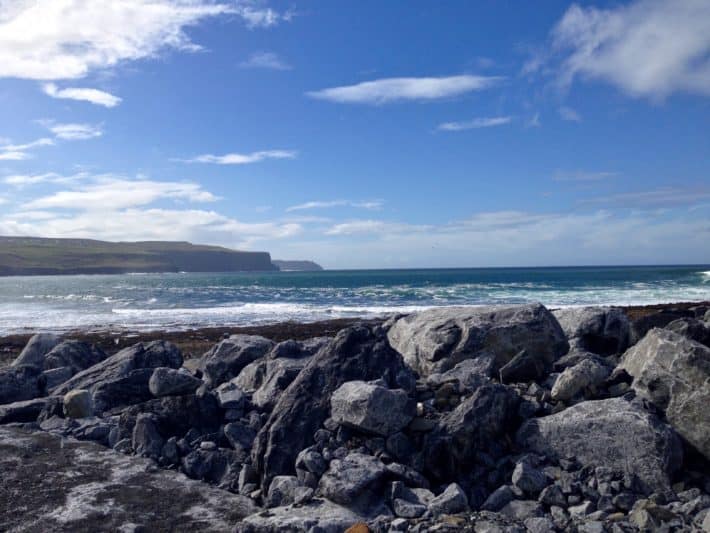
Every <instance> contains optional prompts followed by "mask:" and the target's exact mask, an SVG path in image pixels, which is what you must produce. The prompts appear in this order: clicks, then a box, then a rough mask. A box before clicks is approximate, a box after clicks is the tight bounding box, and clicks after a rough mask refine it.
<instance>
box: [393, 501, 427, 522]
mask: <svg viewBox="0 0 710 533" xmlns="http://www.w3.org/2000/svg"><path fill="white" fill-rule="evenodd" d="M392 510H393V511H394V514H395V515H397V516H399V517H402V518H419V517H420V516H422V515H423V514H424V513H426V511H427V506H426V505H422V504H421V503H413V502H408V501H407V500H403V499H401V498H395V499H394V500H392Z"/></svg>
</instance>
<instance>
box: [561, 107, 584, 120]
mask: <svg viewBox="0 0 710 533" xmlns="http://www.w3.org/2000/svg"><path fill="white" fill-rule="evenodd" d="M557 112H558V113H559V114H560V117H562V120H566V121H568V122H582V115H580V114H579V113H578V112H577V111H575V110H574V109H572V108H571V107H567V106H562V107H560V108H559V109H558V110H557Z"/></svg>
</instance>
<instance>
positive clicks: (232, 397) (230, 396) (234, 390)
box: [215, 381, 246, 409]
mask: <svg viewBox="0 0 710 533" xmlns="http://www.w3.org/2000/svg"><path fill="white" fill-rule="evenodd" d="M215 393H216V394H217V401H218V402H219V406H220V407H221V408H222V409H241V408H242V407H243V406H244V403H245V402H246V395H245V394H244V391H242V390H241V389H240V388H239V387H238V386H237V385H236V384H235V383H234V382H233V381H228V382H227V383H222V384H221V385H220V386H219V387H217V389H216V390H215Z"/></svg>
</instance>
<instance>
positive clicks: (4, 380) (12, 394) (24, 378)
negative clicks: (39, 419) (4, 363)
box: [0, 365, 45, 404]
mask: <svg viewBox="0 0 710 533" xmlns="http://www.w3.org/2000/svg"><path fill="white" fill-rule="evenodd" d="M44 392H45V380H44V377H43V376H42V371H41V369H39V368H38V367H36V366H29V365H20V366H8V367H6V368H0V404H5V403H13V402H21V401H23V400H32V399H34V398H37V397H38V396H43V395H44Z"/></svg>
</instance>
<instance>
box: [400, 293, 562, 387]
mask: <svg viewBox="0 0 710 533" xmlns="http://www.w3.org/2000/svg"><path fill="white" fill-rule="evenodd" d="M388 337H389V340H390V343H391V344H392V347H394V348H395V349H396V350H397V351H399V352H400V353H401V354H402V355H403V356H404V359H405V361H406V362H407V363H408V364H409V365H410V366H411V367H412V368H414V369H415V370H416V371H417V372H419V373H420V374H421V375H424V376H426V375H429V374H431V373H435V372H445V371H447V370H449V369H451V368H453V367H454V366H455V365H456V364H458V363H460V362H461V361H463V360H464V359H475V358H479V357H491V358H492V365H491V375H496V373H497V372H498V370H499V369H500V368H501V367H502V366H504V365H505V364H506V363H508V362H509V361H510V360H511V359H513V358H514V357H515V356H516V355H517V354H519V353H520V352H521V351H522V350H526V351H527V353H528V355H530V356H533V357H537V358H539V359H541V360H542V361H543V362H544V363H545V364H546V365H549V364H551V363H552V362H553V361H554V360H555V359H556V358H558V357H559V356H561V355H563V354H565V353H566V352H567V350H568V348H569V346H568V344H567V340H566V338H565V335H564V333H563V332H562V329H561V328H560V325H559V324H558V323H557V320H555V317H554V316H552V314H551V313H550V312H549V311H548V310H547V309H545V307H543V306H542V305H540V304H529V305H516V306H490V307H446V308H437V309H429V310H426V311H422V312H419V313H415V314H411V315H408V316H405V317H403V318H400V319H399V320H397V321H396V322H395V323H394V324H393V325H392V327H391V328H390V330H389V332H388Z"/></svg>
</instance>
